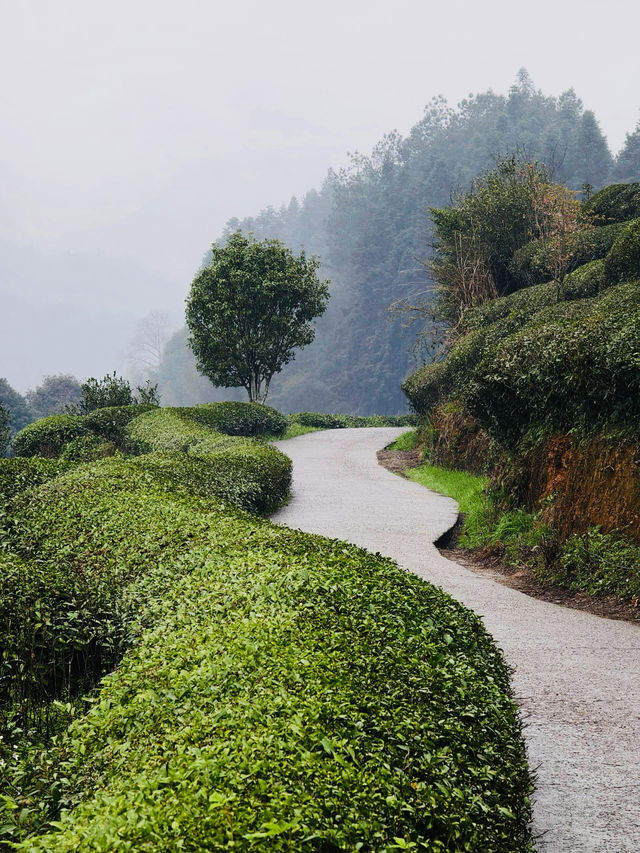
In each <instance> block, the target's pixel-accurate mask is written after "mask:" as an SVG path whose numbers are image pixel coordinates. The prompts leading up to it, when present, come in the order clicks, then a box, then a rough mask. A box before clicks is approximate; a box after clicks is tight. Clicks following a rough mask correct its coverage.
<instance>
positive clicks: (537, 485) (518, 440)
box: [403, 158, 640, 602]
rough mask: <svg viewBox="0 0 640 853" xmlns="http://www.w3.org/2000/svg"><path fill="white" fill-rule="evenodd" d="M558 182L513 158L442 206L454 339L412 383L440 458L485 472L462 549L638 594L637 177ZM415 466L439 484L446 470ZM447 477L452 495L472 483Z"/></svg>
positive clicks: (441, 264) (447, 303)
mask: <svg viewBox="0 0 640 853" xmlns="http://www.w3.org/2000/svg"><path fill="white" fill-rule="evenodd" d="M549 187H552V188H553V187H554V185H552V184H551V183H550V182H549V181H548V179H547V178H546V177H545V173H544V170H543V169H541V168H540V167H538V166H536V165H535V164H534V165H531V164H526V163H522V162H520V161H518V160H517V159H514V158H512V159H509V160H507V161H505V162H503V163H501V164H499V165H498V167H497V169H496V170H495V171H494V172H492V173H490V174H488V175H487V176H485V177H483V178H481V179H480V180H478V181H477V182H475V183H474V185H473V187H472V189H471V191H470V192H469V193H468V194H465V195H462V196H461V197H460V198H459V199H457V200H456V202H455V203H454V205H453V206H452V207H451V208H445V209H442V210H438V211H434V218H435V223H436V232H437V234H438V243H437V254H436V260H435V262H434V265H433V267H432V274H433V275H434V277H435V280H436V282H437V283H438V287H439V303H438V311H439V316H440V318H441V335H442V337H443V340H444V344H443V347H442V349H441V354H440V356H439V358H438V359H437V360H436V361H434V362H433V363H432V364H429V365H427V366H425V367H423V368H421V369H420V370H418V371H417V372H416V373H414V374H413V375H412V376H410V377H409V378H408V379H407V381H406V382H405V384H404V386H403V387H404V390H405V393H406V394H407V396H408V398H409V400H410V401H411V404H412V407H413V408H414V410H415V411H416V412H417V413H418V414H419V415H420V420H419V423H418V427H417V435H418V441H419V444H420V446H421V447H422V448H423V449H424V454H425V459H426V460H427V461H428V462H429V463H430V465H432V466H433V465H435V466H437V467H439V468H442V469H454V470H456V469H457V470H458V471H466V472H467V474H466V475H465V474H460V475H459V476H460V477H461V478H462V487H463V488H465V487H464V482H465V477H466V482H467V483H468V486H469V488H470V489H471V490H472V491H473V490H474V489H476V487H477V485H478V480H477V475H482V476H484V477H487V478H488V479H487V484H486V487H485V488H484V489H483V492H482V494H480V492H478V493H477V496H476V499H474V505H475V508H474V509H472V510H471V511H469V516H468V518H467V522H466V527H465V533H464V536H463V540H462V542H463V544H466V545H468V546H473V547H487V546H491V548H493V550H494V553H502V554H503V556H504V557H505V559H506V560H507V561H508V562H518V561H520V562H527V563H528V564H530V565H532V566H533V567H534V569H535V573H536V576H537V578H538V579H539V580H541V581H544V582H545V583H550V584H557V585H561V586H563V587H566V588H568V589H571V590H582V591H585V592H587V593H589V594H591V595H615V596H621V597H622V598H624V599H626V600H627V601H631V602H634V601H637V600H638V599H639V596H640V521H639V519H640V485H639V483H638V477H637V459H638V455H639V453H640V443H639V441H638V428H639V426H640V408H639V406H638V401H639V400H640V387H637V386H638V352H640V229H639V228H638V223H639V222H640V218H638V217H640V185H638V184H621V185H614V186H610V187H606V188H605V189H603V190H601V191H600V192H599V193H596V194H595V195H594V196H592V197H591V198H589V199H588V200H587V201H585V202H584V203H582V204H580V203H579V202H577V201H572V200H571V197H570V195H569V196H567V194H566V192H565V191H564V190H555V189H554V190H553V192H552V191H551V190H549V189H548V188H549ZM541 193H542V196H543V201H541V200H540V194H541ZM554 193H555V195H554ZM549 199H551V202H550V201H549ZM558 199H560V201H558ZM541 217H542V218H541ZM557 217H560V219H561V221H562V229H560V230H559V227H558V226H557V225H554V219H556V218H557ZM512 219H515V220H517V223H518V228H517V229H512V228H511V220H512ZM544 220H546V224H545V221H544ZM478 222H481V223H482V226H481V227H479V226H478V224H477V223H478ZM527 223H528V225H527ZM469 475H473V476H469ZM411 476H412V477H414V478H423V479H424V482H425V484H427V485H429V484H430V482H433V477H434V476H435V470H434V469H433V468H431V469H424V470H423V471H422V472H421V471H420V470H418V471H417V472H412V474H411ZM438 476H439V477H442V478H443V480H442V483H441V485H442V488H441V489H439V490H440V491H444V492H445V493H446V494H450V495H452V496H453V497H456V494H457V492H458V489H459V488H460V486H461V483H458V482H457V481H454V480H452V479H450V478H449V477H448V475H446V474H445V473H442V474H438ZM431 487H434V486H431ZM479 507H481V510H480V509H479ZM463 511H464V510H463Z"/></svg>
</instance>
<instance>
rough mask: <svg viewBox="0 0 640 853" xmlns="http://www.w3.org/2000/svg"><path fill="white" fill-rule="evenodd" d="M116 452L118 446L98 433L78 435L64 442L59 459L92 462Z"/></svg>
mask: <svg viewBox="0 0 640 853" xmlns="http://www.w3.org/2000/svg"><path fill="white" fill-rule="evenodd" d="M117 452H118V448H117V446H116V444H115V442H113V441H107V440H106V439H104V438H100V436H99V435H80V436H78V438H74V439H73V441H69V442H68V443H67V444H65V446H64V447H63V448H62V452H61V453H60V459H62V460H64V461H67V462H94V461H95V460H96V459H104V458H105V457H106V456H113V455H114V454H115V453H117Z"/></svg>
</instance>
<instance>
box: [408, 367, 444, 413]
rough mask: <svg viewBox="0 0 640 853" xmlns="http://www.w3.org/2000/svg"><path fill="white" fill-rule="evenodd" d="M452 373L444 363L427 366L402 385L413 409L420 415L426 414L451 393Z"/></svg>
mask: <svg viewBox="0 0 640 853" xmlns="http://www.w3.org/2000/svg"><path fill="white" fill-rule="evenodd" d="M450 385H451V372H450V370H449V365H448V364H447V363H446V362H444V361H434V362H432V363H431V364H425V365H424V367H421V368H420V369H419V370H416V372H415V373H412V374H411V376H409V377H408V378H407V379H405V381H404V382H403V383H402V390H403V391H404V393H405V394H406V395H407V397H408V399H409V402H410V403H411V407H412V408H413V410H414V411H416V412H418V413H419V414H426V413H427V412H429V411H430V410H431V409H432V408H433V407H434V406H435V405H436V404H437V403H439V402H440V401H441V400H442V399H443V398H444V397H445V396H446V395H447V394H448V392H449V390H450Z"/></svg>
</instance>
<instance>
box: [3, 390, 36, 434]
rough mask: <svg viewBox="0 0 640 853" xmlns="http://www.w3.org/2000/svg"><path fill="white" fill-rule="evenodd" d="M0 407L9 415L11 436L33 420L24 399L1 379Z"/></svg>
mask: <svg viewBox="0 0 640 853" xmlns="http://www.w3.org/2000/svg"><path fill="white" fill-rule="evenodd" d="M0 405H2V406H3V407H4V409H5V410H6V411H7V412H8V413H9V418H10V424H11V435H12V436H13V435H15V434H16V433H17V432H20V430H21V429H22V428H23V427H26V426H27V424H30V423H31V422H32V421H33V420H34V416H33V413H32V412H31V410H30V408H29V405H28V403H27V401H26V400H25V398H24V397H23V396H22V394H19V393H18V392H17V391H16V390H15V388H12V387H11V385H9V383H8V382H7V380H6V379H4V378H2V377H0Z"/></svg>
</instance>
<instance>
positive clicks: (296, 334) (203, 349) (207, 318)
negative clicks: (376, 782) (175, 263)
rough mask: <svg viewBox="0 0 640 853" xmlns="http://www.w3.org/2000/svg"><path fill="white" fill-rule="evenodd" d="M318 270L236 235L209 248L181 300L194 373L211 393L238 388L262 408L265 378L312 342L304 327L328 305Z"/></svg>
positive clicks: (270, 243)
mask: <svg viewBox="0 0 640 853" xmlns="http://www.w3.org/2000/svg"><path fill="white" fill-rule="evenodd" d="M318 266H319V261H318V260H317V259H316V258H314V257H311V258H309V259H307V257H306V256H305V253H304V252H302V253H301V254H300V255H299V256H296V255H294V254H293V253H292V252H291V250H290V249H288V248H287V247H286V246H284V245H283V244H282V243H280V241H279V240H263V241H262V242H257V241H256V240H255V239H253V238H247V237H243V236H242V234H240V233H239V232H238V233H236V234H233V235H231V236H230V237H229V240H228V241H227V244H226V246H224V247H218V246H214V247H213V249H212V256H211V263H210V264H209V266H207V267H205V269H203V270H202V271H201V272H200V273H199V274H198V275H197V276H196V278H195V279H194V280H193V283H192V285H191V291H190V294H189V297H188V299H187V310H186V318H187V325H188V326H189V329H190V331H191V337H190V338H189V346H190V347H191V348H192V350H193V352H194V354H195V356H196V359H197V363H198V370H200V372H201V373H203V374H204V375H205V376H208V377H209V379H211V381H212V382H213V384H214V385H222V386H224V387H227V388H229V387H231V388H234V387H242V388H244V389H245V390H246V391H247V393H248V395H249V400H250V401H251V402H262V403H263V402H264V401H265V399H266V396H267V394H268V391H269V383H270V382H271V378H272V376H273V375H274V374H275V373H279V372H280V370H282V368H283V367H284V365H285V364H288V363H289V362H290V361H291V360H292V359H293V358H294V352H295V350H296V349H298V348H300V347H304V346H307V345H308V344H310V343H311V342H312V341H313V339H314V337H315V331H314V329H313V326H312V325H311V321H312V320H313V319H314V318H315V317H317V316H319V315H320V314H322V313H323V311H324V310H325V308H326V305H327V300H328V298H329V288H328V282H321V281H320V280H319V279H318V276H317V270H318Z"/></svg>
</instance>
